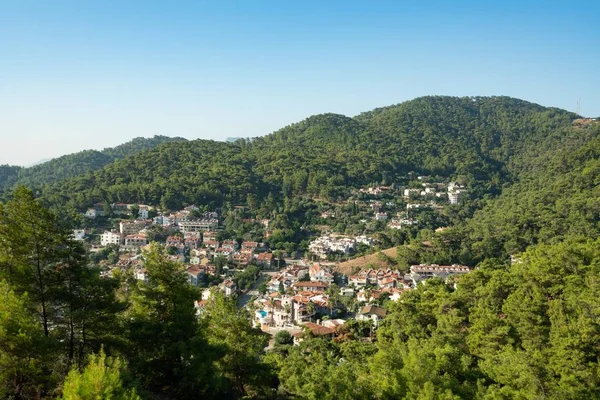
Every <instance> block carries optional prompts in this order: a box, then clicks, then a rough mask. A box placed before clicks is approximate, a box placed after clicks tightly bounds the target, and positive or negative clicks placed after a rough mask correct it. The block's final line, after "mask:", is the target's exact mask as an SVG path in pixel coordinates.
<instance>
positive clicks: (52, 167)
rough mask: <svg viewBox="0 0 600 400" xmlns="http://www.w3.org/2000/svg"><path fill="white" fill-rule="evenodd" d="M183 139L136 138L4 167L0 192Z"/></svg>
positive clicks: (0, 169) (46, 181)
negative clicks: (108, 146)
mask: <svg viewBox="0 0 600 400" xmlns="http://www.w3.org/2000/svg"><path fill="white" fill-rule="evenodd" d="M181 141H185V139H183V138H169V137H166V136H154V137H153V138H149V139H146V138H141V137H140V138H135V139H133V140H131V141H129V142H127V143H124V144H122V145H120V146H117V147H113V148H106V149H104V150H102V151H98V150H84V151H81V152H79V153H74V154H69V155H65V156H62V157H58V158H55V159H52V160H50V161H46V162H44V163H41V164H38V165H35V166H33V167H29V168H21V167H12V166H7V165H3V166H0V192H2V191H5V190H11V189H12V188H14V187H15V186H17V185H26V186H29V187H32V188H38V189H39V188H41V187H42V186H43V185H46V184H51V183H55V182H59V181H61V180H64V179H68V178H72V177H74V176H77V175H81V174H84V173H87V172H91V171H95V170H97V169H100V168H102V167H104V166H105V165H107V164H110V163H112V162H114V161H117V160H120V159H123V158H125V157H127V156H130V155H133V154H136V153H139V152H140V151H143V150H147V149H151V148H154V147H156V146H158V145H160V144H163V143H169V142H181Z"/></svg>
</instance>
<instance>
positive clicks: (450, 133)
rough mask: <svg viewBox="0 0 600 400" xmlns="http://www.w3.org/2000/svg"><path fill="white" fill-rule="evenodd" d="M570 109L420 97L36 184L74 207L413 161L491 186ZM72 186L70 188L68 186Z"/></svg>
mask: <svg viewBox="0 0 600 400" xmlns="http://www.w3.org/2000/svg"><path fill="white" fill-rule="evenodd" d="M575 118H576V116H575V115H574V114H572V113H568V112H566V111H561V110H557V109H548V108H544V107H541V106H538V105H535V104H531V103H527V102H524V101H521V100H517V99H512V98H507V97H489V98H453V97H424V98H419V99H416V100H413V101H409V102H406V103H402V104H400V105H397V106H392V107H387V108H383V109H377V110H374V111H372V112H369V113H365V114H362V115H360V116H358V117H356V118H348V117H345V116H341V115H335V114H324V115H318V116H313V117H310V118H308V119H306V120H304V121H302V122H300V123H297V124H293V125H290V126H288V127H285V128H283V129H281V130H279V131H277V132H275V133H273V134H271V135H267V136H265V137H261V138H256V139H254V140H252V141H243V140H239V141H236V142H234V143H217V142H212V141H204V140H197V141H192V142H185V143H173V144H170V145H168V146H162V147H160V148H157V149H152V150H149V151H146V152H143V153H141V154H138V155H137V156H135V157H131V158H128V159H126V160H122V161H120V162H116V163H114V164H111V165H109V166H107V167H106V168H104V169H102V170H99V171H97V172H94V173H88V174H85V175H82V176H79V177H76V178H74V179H71V180H68V181H65V182H63V183H61V184H59V185H55V186H54V187H52V188H49V189H48V190H46V191H45V196H46V197H47V198H48V199H49V200H51V201H60V202H63V201H67V202H69V203H71V204H73V205H75V206H76V207H78V208H82V207H85V206H86V205H89V204H91V203H93V202H95V201H128V202H136V201H138V202H146V203H154V204H159V203H160V202H161V200H163V199H164V202H165V203H166V204H167V205H172V206H177V205H181V204H183V203H206V202H209V203H210V202H212V203H214V204H220V203H222V202H223V201H233V202H243V201H245V199H246V196H247V194H248V193H253V194H255V195H257V196H258V197H259V198H265V197H266V196H267V195H268V193H269V192H271V193H273V195H275V196H278V197H280V198H283V197H289V196H292V195H299V194H310V195H314V196H323V197H330V198H333V197H335V196H337V195H339V194H340V193H343V192H344V190H345V189H346V188H347V187H356V186H359V185H364V184H368V183H371V182H381V183H386V184H391V183H394V182H396V181H397V180H398V178H399V177H402V176H403V175H405V174H407V173H408V172H411V171H414V172H417V173H420V174H438V175H442V176H448V177H453V178H455V179H460V180H462V181H465V182H467V183H468V184H469V185H470V186H471V187H472V189H474V190H475V191H474V196H475V197H482V196H483V195H484V194H497V193H499V191H500V189H501V187H502V185H503V184H505V183H507V182H512V181H513V180H514V178H515V177H516V176H518V174H519V173H520V172H521V171H522V170H523V169H525V168H527V167H528V165H529V164H530V158H532V157H535V156H536V155H537V154H539V153H540V152H542V151H544V150H554V149H556V148H557V146H562V145H566V144H569V143H570V142H573V143H576V142H579V141H580V139H579V138H578V137H567V138H568V140H567V142H569V143H566V144H565V143H564V142H565V141H566V139H565V132H568V131H569V130H570V129H571V127H572V121H573V119H575ZM70 194H74V195H70Z"/></svg>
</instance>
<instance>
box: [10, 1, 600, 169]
mask: <svg viewBox="0 0 600 400" xmlns="http://www.w3.org/2000/svg"><path fill="white" fill-rule="evenodd" d="M599 73H600V1H587V2H585V1H579V2H578V1H561V2H555V1H551V0H545V1H542V0H539V1H529V0H522V1H513V0H502V1H485V0H478V1H460V0H458V1H457V0H452V1H448V0H444V1H421V0H419V1H417V0H413V1H400V0H397V1H390V2H384V1H351V0H346V1H324V0H320V1H307V0H302V1H286V0H279V1H272V2H265V1H239V2H229V1H220V0H219V1H210V2H204V1H149V0H143V1H142V0H138V1H134V0H118V1H110V0H102V1H93V0H85V1H81V0H75V1H61V0H53V1H43V0H37V1H28V0H18V1H14V0H0V164H3V163H10V164H17V165H27V164H29V163H32V162H35V161H37V160H40V159H46V158H52V157H56V156H59V155H62V154H66V153H71V152H75V151H79V150H83V149H88V148H96V149H101V148H104V147H108V146H114V145H118V144H120V143H123V142H125V141H127V140H129V139H131V138H133V137H136V136H146V137H147V136H152V135H155V134H164V135H168V136H183V137H186V138H189V139H195V138H210V139H217V140H223V139H225V138H226V137H228V136H259V135H264V134H267V133H270V132H272V131H274V130H277V129H279V128H281V127H283V126H285V125H288V124H290V123H293V122H296V121H299V120H302V119H304V118H306V117H308V116H310V115H312V114H318V113H324V112H336V113H341V114H345V115H349V116H352V115H356V114H358V113H360V112H362V111H367V110H370V109H372V108H375V107H379V106H386V105H390V104H395V103H400V102H403V101H406V100H409V99H412V98H415V97H418V96H423V95H436V94H441V95H459V96H466V95H508V96H513V97H519V98H522V99H525V100H529V101H532V102H536V103H539V104H542V105H546V106H556V107H561V108H565V109H568V110H571V111H575V110H576V105H577V100H578V99H579V98H581V113H582V114H583V115H586V116H593V117H596V116H600V77H599Z"/></svg>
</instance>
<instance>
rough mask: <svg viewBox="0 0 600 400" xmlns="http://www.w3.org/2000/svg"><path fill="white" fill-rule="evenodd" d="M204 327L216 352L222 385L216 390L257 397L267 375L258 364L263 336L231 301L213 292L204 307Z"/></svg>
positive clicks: (268, 373) (267, 372)
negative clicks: (218, 353)
mask: <svg viewBox="0 0 600 400" xmlns="http://www.w3.org/2000/svg"><path fill="white" fill-rule="evenodd" d="M204 323H205V325H206V327H207V337H208V341H209V343H210V344H211V345H212V346H214V347H215V348H217V349H220V351H221V355H222V357H221V358H220V359H219V360H218V361H217V363H216V366H217V369H218V372H219V373H220V374H222V376H223V377H224V378H225V381H224V382H222V386H221V387H220V390H222V391H223V392H224V393H227V392H228V391H232V393H231V394H232V395H234V396H244V395H257V394H259V393H262V392H264V391H265V390H266V389H267V388H268V386H267V385H268V384H269V383H270V380H271V371H270V370H269V368H268V367H267V366H266V365H265V364H264V363H262V362H261V359H260V357H261V355H262V354H263V353H264V348H265V347H266V346H267V342H268V339H267V335H266V334H265V333H263V332H261V331H260V330H258V329H255V328H253V327H252V326H251V325H250V315H249V312H248V311H247V310H246V309H240V310H238V309H237V307H236V304H235V302H234V301H232V300H231V299H228V298H227V297H225V295H224V294H223V293H221V292H214V293H213V294H212V295H211V297H210V299H209V301H208V304H207V307H206V314H205V319H204Z"/></svg>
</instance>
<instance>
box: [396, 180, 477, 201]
mask: <svg viewBox="0 0 600 400" xmlns="http://www.w3.org/2000/svg"><path fill="white" fill-rule="evenodd" d="M466 193H467V189H466V188H465V186H463V185H459V184H458V183H456V182H450V183H443V182H438V183H426V182H423V183H421V188H406V189H404V192H403V195H404V198H405V199H409V198H416V197H428V196H429V197H437V198H440V199H448V202H449V203H450V204H458V203H460V201H461V199H462V198H463V197H464V195H465V194H466Z"/></svg>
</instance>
